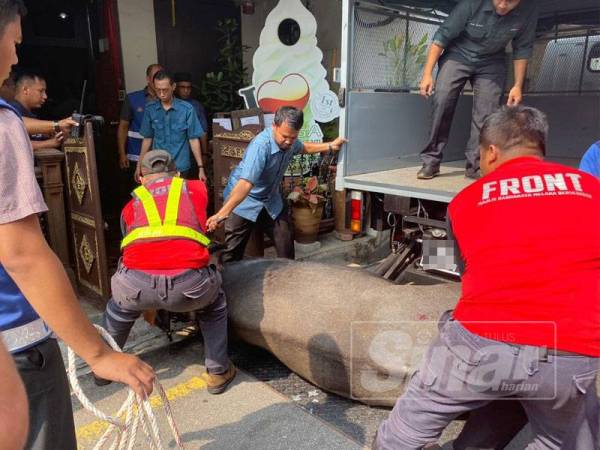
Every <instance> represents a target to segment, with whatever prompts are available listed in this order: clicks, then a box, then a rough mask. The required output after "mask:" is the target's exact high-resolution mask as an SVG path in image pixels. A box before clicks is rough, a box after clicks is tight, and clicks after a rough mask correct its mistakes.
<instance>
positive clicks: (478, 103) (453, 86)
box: [421, 57, 506, 170]
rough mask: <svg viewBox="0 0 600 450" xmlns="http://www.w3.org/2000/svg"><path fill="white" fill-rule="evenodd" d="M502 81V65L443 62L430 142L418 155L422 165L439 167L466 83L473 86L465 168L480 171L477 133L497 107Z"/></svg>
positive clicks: (434, 98)
mask: <svg viewBox="0 0 600 450" xmlns="http://www.w3.org/2000/svg"><path fill="white" fill-rule="evenodd" d="M505 79H506V64H505V63H504V61H493V62H489V63H485V64H477V65H474V64H467V63H464V62H461V61H457V60H454V59H450V58H448V57H446V58H442V60H441V61H440V64H439V71H438V75H437V80H436V84H435V93H434V95H433V120H432V124H431V133H430V135H429V142H428V143H427V145H426V146H425V148H424V149H423V151H421V161H423V164H424V165H427V166H433V167H438V166H439V165H440V163H441V161H442V157H443V152H444V148H445V147H446V144H448V136H449V135H450V127H451V125H452V119H453V117H454V111H455V109H456V103H457V102H458V97H459V95H460V93H461V91H462V89H463V88H464V86H465V84H466V83H467V81H470V82H471V86H473V112H472V116H471V135H470V137H469V141H468V143H467V147H466V151H465V156H466V159H467V165H466V168H467V170H469V169H470V170H477V169H479V131H480V130H481V126H482V125H483V121H484V120H485V118H486V117H487V116H488V115H490V114H491V113H493V112H494V111H496V109H498V107H499V106H500V98H501V97H502V93H503V91H504V83H505Z"/></svg>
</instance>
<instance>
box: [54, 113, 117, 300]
mask: <svg viewBox="0 0 600 450" xmlns="http://www.w3.org/2000/svg"><path fill="white" fill-rule="evenodd" d="M64 152H65V162H66V167H67V174H66V176H67V188H68V205H69V217H68V220H69V222H70V226H71V234H72V238H73V250H74V252H73V253H74V254H75V261H76V274H75V275H76V278H77V282H78V284H79V285H80V287H81V288H83V290H84V291H87V292H88V293H91V294H95V295H98V296H100V297H101V298H103V299H108V297H109V296H110V284H109V280H108V262H107V258H106V246H105V241H104V219H103V218H102V208H101V206H100V190H99V188H98V175H97V170H96V152H95V148H94V130H93V127H92V123H91V122H87V123H86V124H85V132H84V137H83V138H74V137H69V138H68V139H66V140H65V143H64Z"/></svg>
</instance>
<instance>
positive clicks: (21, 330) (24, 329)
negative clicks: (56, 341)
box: [0, 319, 52, 353]
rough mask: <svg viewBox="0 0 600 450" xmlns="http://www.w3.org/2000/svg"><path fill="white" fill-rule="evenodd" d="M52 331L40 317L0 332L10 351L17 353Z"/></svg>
mask: <svg viewBox="0 0 600 450" xmlns="http://www.w3.org/2000/svg"><path fill="white" fill-rule="evenodd" d="M51 334H52V331H50V329H49V328H48V326H47V325H46V323H45V322H44V321H43V320H42V319H37V320H34V321H33V322H29V323H27V324H25V325H21V326H19V327H15V328H11V329H10V330H4V331H2V332H0V337H2V340H3V341H4V345H6V348H7V349H8V351H9V352H10V353H17V352H19V351H21V350H25V349H26V348H27V347H31V346H32V345H34V344H37V343H38V342H41V341H43V340H45V339H47V338H49V337H50V335H51Z"/></svg>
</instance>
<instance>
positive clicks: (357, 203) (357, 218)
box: [350, 191, 363, 233]
mask: <svg viewBox="0 0 600 450" xmlns="http://www.w3.org/2000/svg"><path fill="white" fill-rule="evenodd" d="M362 200H363V195H362V192H360V191H352V193H351V194H350V230H351V231H352V232H353V233H360V232H361V231H362V211H363V207H362V206H363V205H362V203H363V201H362Z"/></svg>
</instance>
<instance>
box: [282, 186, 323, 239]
mask: <svg viewBox="0 0 600 450" xmlns="http://www.w3.org/2000/svg"><path fill="white" fill-rule="evenodd" d="M326 191H327V185H326V184H319V180H318V179H317V177H310V178H305V179H304V182H303V183H302V186H296V187H294V189H292V192H290V193H289V195H288V197H287V198H288V200H289V201H290V203H291V204H292V217H293V219H294V234H295V240H296V241H297V242H299V243H301V244H312V243H313V242H315V241H316V240H317V235H318V234H319V224H320V223H321V217H322V216H323V205H324V204H325V197H324V196H323V193H324V192H326Z"/></svg>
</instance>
